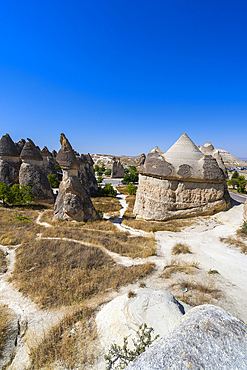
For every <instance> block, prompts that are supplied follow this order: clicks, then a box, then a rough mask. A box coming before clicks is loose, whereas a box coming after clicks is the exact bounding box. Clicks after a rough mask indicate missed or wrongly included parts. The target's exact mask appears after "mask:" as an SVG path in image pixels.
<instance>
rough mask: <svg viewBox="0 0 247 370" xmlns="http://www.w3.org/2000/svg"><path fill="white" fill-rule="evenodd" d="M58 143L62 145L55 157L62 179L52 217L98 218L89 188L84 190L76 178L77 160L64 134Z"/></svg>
mask: <svg viewBox="0 0 247 370" xmlns="http://www.w3.org/2000/svg"><path fill="white" fill-rule="evenodd" d="M60 143H61V146H62V147H61V149H60V150H59V152H58V154H57V157H56V159H57V161H58V163H59V164H60V166H61V167H62V170H63V180H62V181H61V183H60V185H59V191H58V196H57V199H56V203H55V207H54V215H53V219H61V220H74V221H88V220H98V219H99V215H98V213H97V212H96V210H95V208H94V206H93V204H92V201H91V199H90V196H89V190H86V188H85V187H84V186H83V185H82V184H81V182H80V181H79V178H78V171H79V170H80V164H79V161H78V160H77V159H76V156H75V154H74V150H73V149H72V146H71V144H70V143H69V141H68V139H67V138H66V136H65V135H64V134H61V138H60Z"/></svg>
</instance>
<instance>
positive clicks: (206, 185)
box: [134, 134, 231, 220]
mask: <svg viewBox="0 0 247 370" xmlns="http://www.w3.org/2000/svg"><path fill="white" fill-rule="evenodd" d="M208 150H209V148H208ZM209 152H210V153H211V154H204V153H202V152H201V151H200V150H199V148H198V147H197V146H196V145H195V144H194V143H193V141H192V140H191V139H190V138H189V137H188V136H187V135H186V134H183V135H182V136H181V137H180V138H179V139H178V140H177V142H176V143H175V144H174V145H173V146H172V147H171V148H170V149H169V150H168V151H167V152H166V153H164V152H162V150H161V149H159V148H158V147H155V148H154V149H152V150H151V151H150V153H149V154H148V155H147V157H145V155H144V154H142V155H141V157H140V158H139V169H138V170H139V174H140V175H139V187H138V191H137V194H136V202H135V206H134V214H135V215H136V216H137V218H141V219H145V220H167V219H172V218H181V217H189V216H198V215H207V214H212V213H215V212H219V211H223V210H227V209H229V208H230V207H231V200H230V196H229V193H228V191H227V187H226V172H225V169H224V164H223V162H222V161H221V160H220V156H219V154H218V153H214V156H215V157H214V156H213V155H212V150H211V149H210V150H209ZM218 162H219V163H220V166H219V164H218ZM221 167H222V168H221Z"/></svg>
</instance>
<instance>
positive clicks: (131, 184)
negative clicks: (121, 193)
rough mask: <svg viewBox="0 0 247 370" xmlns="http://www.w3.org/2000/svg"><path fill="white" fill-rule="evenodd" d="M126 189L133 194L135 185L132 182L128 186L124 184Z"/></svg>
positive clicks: (135, 188) (135, 189)
mask: <svg viewBox="0 0 247 370" xmlns="http://www.w3.org/2000/svg"><path fill="white" fill-rule="evenodd" d="M126 191H127V193H129V194H130V195H135V194H136V191H137V186H136V185H134V184H133V182H130V183H129V185H128V186H126Z"/></svg>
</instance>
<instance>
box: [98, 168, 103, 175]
mask: <svg viewBox="0 0 247 370" xmlns="http://www.w3.org/2000/svg"><path fill="white" fill-rule="evenodd" d="M97 175H98V176H102V175H103V171H102V169H101V168H99V169H98V171H97Z"/></svg>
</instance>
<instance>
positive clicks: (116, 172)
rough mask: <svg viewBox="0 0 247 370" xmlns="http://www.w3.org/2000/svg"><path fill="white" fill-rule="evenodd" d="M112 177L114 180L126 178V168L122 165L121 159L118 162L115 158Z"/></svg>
mask: <svg viewBox="0 0 247 370" xmlns="http://www.w3.org/2000/svg"><path fill="white" fill-rule="evenodd" d="M111 177H112V178H122V177H124V167H123V165H122V164H121V162H120V159H119V160H118V161H117V160H116V158H115V157H114V158H113V164H112V171H111Z"/></svg>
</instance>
